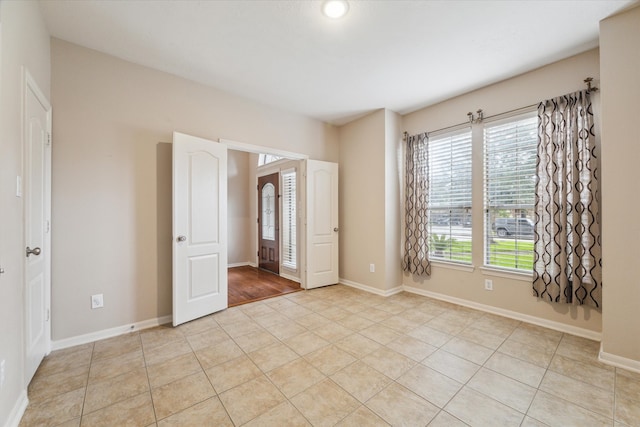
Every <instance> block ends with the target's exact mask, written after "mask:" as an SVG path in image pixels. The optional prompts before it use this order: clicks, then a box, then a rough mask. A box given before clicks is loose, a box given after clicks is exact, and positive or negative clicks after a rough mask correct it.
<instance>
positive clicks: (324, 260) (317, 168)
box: [305, 160, 339, 289]
mask: <svg viewBox="0 0 640 427" xmlns="http://www.w3.org/2000/svg"><path fill="white" fill-rule="evenodd" d="M306 170H307V173H306V175H307V178H306V180H307V183H306V205H307V206H306V208H307V209H306V211H307V231H306V234H307V236H306V247H307V249H306V259H307V265H306V280H305V284H306V288H307V289H312V288H317V287H320V286H326V285H333V284H336V283H338V273H339V272H338V164H337V163H329V162H321V161H318V160H307V161H306Z"/></svg>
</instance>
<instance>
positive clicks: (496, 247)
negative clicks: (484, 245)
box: [434, 239, 533, 270]
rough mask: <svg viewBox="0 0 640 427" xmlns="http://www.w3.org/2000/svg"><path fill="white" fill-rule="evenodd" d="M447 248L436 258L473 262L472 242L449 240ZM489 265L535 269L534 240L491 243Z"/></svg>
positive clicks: (506, 240)
mask: <svg viewBox="0 0 640 427" xmlns="http://www.w3.org/2000/svg"><path fill="white" fill-rule="evenodd" d="M448 243H449V244H448V245H447V246H448V247H447V249H446V250H445V251H444V252H443V254H442V255H441V256H437V257H436V256H434V259H444V260H447V261H458V262H467V263H471V242H469V241H457V240H454V241H452V242H448ZM488 265H491V266H495V267H505V268H517V269H522V270H533V241H531V240H525V241H522V240H518V241H516V240H511V239H500V240H495V243H492V244H491V256H490V257H489V262H488Z"/></svg>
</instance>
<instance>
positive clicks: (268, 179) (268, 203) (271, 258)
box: [258, 173, 280, 274]
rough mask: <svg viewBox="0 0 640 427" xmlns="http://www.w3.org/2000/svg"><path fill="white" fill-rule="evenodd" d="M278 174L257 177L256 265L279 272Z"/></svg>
mask: <svg viewBox="0 0 640 427" xmlns="http://www.w3.org/2000/svg"><path fill="white" fill-rule="evenodd" d="M278 179H279V174H278V173H273V174H271V175H267V176H261V177H259V178H258V259H259V262H258V265H259V267H260V268H261V269H263V270H268V271H271V272H273V273H276V274H279V273H280V256H279V254H280V227H279V224H278V220H279V211H278V206H279V198H280V196H279V188H278Z"/></svg>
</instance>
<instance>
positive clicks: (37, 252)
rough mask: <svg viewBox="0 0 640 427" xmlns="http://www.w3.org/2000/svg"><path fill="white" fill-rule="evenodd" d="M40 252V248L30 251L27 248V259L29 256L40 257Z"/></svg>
mask: <svg viewBox="0 0 640 427" xmlns="http://www.w3.org/2000/svg"><path fill="white" fill-rule="evenodd" d="M40 252H42V251H41V250H40V248H33V249H31V248H30V247H29V246H27V258H28V257H29V255H40Z"/></svg>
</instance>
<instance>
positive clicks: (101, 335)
mask: <svg viewBox="0 0 640 427" xmlns="http://www.w3.org/2000/svg"><path fill="white" fill-rule="evenodd" d="M172 319H173V317H172V316H171V315H170V314H169V315H167V316H162V317H156V318H155V319H148V320H143V321H142V322H136V323H133V324H129V325H122V326H116V327H115V328H109V329H103V330H101V331H96V332H91V333H88V334H84V335H78V336H75V337H71V338H65V339H62V340H58V341H54V342H53V349H54V350H60V349H63V348H67V347H73V346H74V345H80V344H87V343H90V342H94V341H98V340H103V339H105V338H111V337H116V336H118V335H124V334H128V333H129V332H134V331H139V330H143V329H149V328H153V327H155V326H160V325H165V324H167V323H171V321H172Z"/></svg>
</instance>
